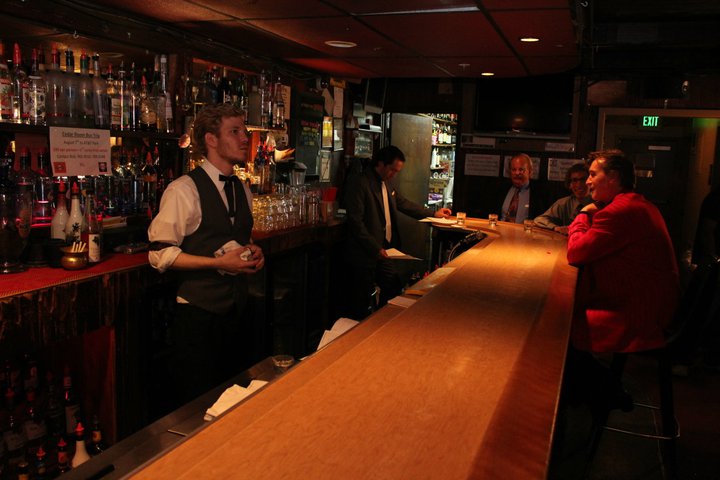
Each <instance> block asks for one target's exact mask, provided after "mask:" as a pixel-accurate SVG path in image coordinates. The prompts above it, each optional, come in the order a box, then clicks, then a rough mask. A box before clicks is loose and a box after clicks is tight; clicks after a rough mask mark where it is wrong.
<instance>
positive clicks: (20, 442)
mask: <svg viewBox="0 0 720 480" xmlns="http://www.w3.org/2000/svg"><path fill="white" fill-rule="evenodd" d="M3 439H4V440H5V445H6V446H7V449H8V452H15V451H17V450H20V449H22V448H23V447H24V446H25V435H23V434H22V433H18V432H16V431H14V430H8V431H7V432H5V433H3Z"/></svg>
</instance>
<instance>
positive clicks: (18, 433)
mask: <svg viewBox="0 0 720 480" xmlns="http://www.w3.org/2000/svg"><path fill="white" fill-rule="evenodd" d="M5 408H6V410H7V422H6V423H5V425H4V426H3V427H2V428H3V431H2V438H3V441H4V442H5V448H6V449H7V453H6V456H7V462H8V466H9V467H10V468H11V469H15V468H17V466H18V465H19V464H20V461H21V460H22V459H23V456H24V453H25V443H26V441H27V440H26V438H25V434H24V432H23V429H22V424H21V422H20V419H19V418H18V411H17V408H16V405H15V392H14V391H13V389H12V388H8V389H7V390H6V391H5Z"/></svg>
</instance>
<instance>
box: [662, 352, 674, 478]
mask: <svg viewBox="0 0 720 480" xmlns="http://www.w3.org/2000/svg"><path fill="white" fill-rule="evenodd" d="M658 384H659V386H660V418H661V421H662V435H663V436H665V437H668V438H669V440H662V441H661V448H662V455H663V459H664V461H663V464H664V466H665V468H666V473H667V474H668V478H671V479H672V478H676V477H677V458H676V450H675V449H676V445H675V443H676V440H675V437H676V436H677V434H678V425H677V421H676V419H675V403H674V399H673V386H672V361H671V359H670V353H669V352H668V351H667V350H664V351H662V352H661V353H660V356H659V358H658Z"/></svg>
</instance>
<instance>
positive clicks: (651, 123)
mask: <svg viewBox="0 0 720 480" xmlns="http://www.w3.org/2000/svg"><path fill="white" fill-rule="evenodd" d="M642 125H643V127H657V126H659V125H660V117H658V116H656V115H645V116H644V117H643V118H642Z"/></svg>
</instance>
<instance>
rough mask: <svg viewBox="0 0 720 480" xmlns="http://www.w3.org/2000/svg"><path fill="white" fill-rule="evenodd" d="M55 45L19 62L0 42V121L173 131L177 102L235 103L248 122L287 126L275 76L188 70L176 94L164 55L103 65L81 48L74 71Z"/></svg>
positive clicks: (195, 107)
mask: <svg viewBox="0 0 720 480" xmlns="http://www.w3.org/2000/svg"><path fill="white" fill-rule="evenodd" d="M64 57H65V62H64V67H61V64H60V61H61V53H60V52H59V51H58V49H57V47H53V48H52V51H51V55H50V62H49V63H46V60H45V53H44V49H43V48H34V49H32V54H31V57H30V59H31V60H30V63H29V64H27V65H26V64H25V62H23V55H22V50H21V47H20V45H19V44H18V43H15V44H14V45H13V56H12V60H10V59H9V58H8V59H6V58H5V53H4V46H3V44H2V42H1V41H0V121H3V122H12V123H25V124H31V125H55V126H72V127H99V128H111V129H113V130H120V131H124V130H142V131H151V132H162V133H174V130H175V125H174V115H173V113H174V109H173V106H174V105H175V104H178V105H179V107H180V108H181V111H182V112H183V113H184V114H185V115H186V116H193V115H195V114H196V113H197V111H199V109H200V108H202V107H203V106H204V105H206V104H210V103H233V104H235V105H237V106H238V107H239V108H241V109H243V110H244V111H245V112H246V118H247V119H248V122H247V123H248V124H250V125H254V126H260V127H266V128H284V125H285V113H286V110H285V102H286V98H285V97H286V89H285V87H284V86H283V85H282V83H281V81H280V77H275V78H273V75H271V74H270V73H266V72H265V71H263V72H261V73H260V74H259V75H252V76H245V75H244V74H241V75H239V76H238V77H237V78H235V79H231V78H230V77H229V76H228V72H227V68H223V69H222V75H221V73H220V68H219V67H218V66H210V65H209V66H208V68H207V71H206V72H205V74H204V75H203V76H201V77H200V78H193V77H192V75H191V74H190V73H189V72H186V73H185V74H184V75H183V76H182V78H181V80H182V85H183V88H182V91H181V92H178V95H177V96H176V97H173V95H171V93H170V92H169V89H168V85H169V83H168V82H169V79H168V58H167V55H155V62H154V67H153V71H152V76H151V74H150V71H149V70H147V69H142V70H140V69H138V68H136V66H135V63H131V64H130V69H129V70H126V67H127V65H125V63H124V62H122V61H121V62H120V64H119V68H118V69H117V71H115V70H114V69H113V65H112V64H109V65H108V66H107V67H106V71H105V73H103V72H102V70H101V66H100V60H101V59H100V55H99V54H97V53H95V54H93V55H92V56H89V55H88V54H86V53H85V52H84V51H83V52H81V54H80V57H79V66H80V68H79V69H76V68H75V54H74V52H73V51H72V50H70V49H67V50H65V53H64Z"/></svg>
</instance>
